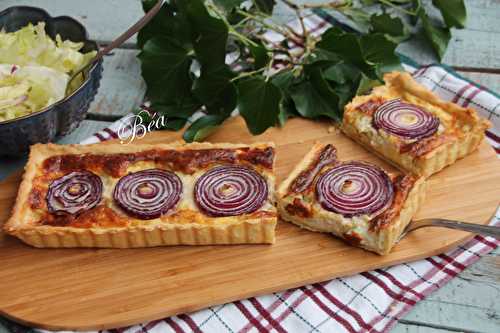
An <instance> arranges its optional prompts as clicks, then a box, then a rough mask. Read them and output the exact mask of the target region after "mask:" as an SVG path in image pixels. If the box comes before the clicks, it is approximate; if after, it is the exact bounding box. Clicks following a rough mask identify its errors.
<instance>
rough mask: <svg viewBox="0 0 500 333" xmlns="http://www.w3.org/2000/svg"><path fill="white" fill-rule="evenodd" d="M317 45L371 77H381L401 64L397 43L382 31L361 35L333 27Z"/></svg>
mask: <svg viewBox="0 0 500 333" xmlns="http://www.w3.org/2000/svg"><path fill="white" fill-rule="evenodd" d="M317 45H318V47H319V48H320V49H323V50H326V51H328V52H331V53H333V54H336V55H338V56H339V57H340V58H342V60H343V61H344V62H345V63H349V64H351V65H353V66H355V67H357V68H358V69H360V70H361V71H362V72H363V73H364V74H365V75H367V76H368V77H370V78H371V79H377V78H380V77H381V75H382V74H383V72H385V71H387V70H390V69H394V68H398V66H400V60H399V58H398V57H397V56H396V54H395V49H396V46H397V44H396V43H394V42H392V41H390V40H388V39H387V38H385V36H384V35H383V34H380V33H377V34H369V35H363V36H361V37H359V36H358V35H356V34H354V33H346V32H344V31H342V30H340V29H338V28H331V29H329V30H328V31H327V32H325V34H324V36H323V38H322V39H321V41H320V42H319V43H318V44H317Z"/></svg>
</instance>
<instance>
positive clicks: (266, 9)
mask: <svg viewBox="0 0 500 333" xmlns="http://www.w3.org/2000/svg"><path fill="white" fill-rule="evenodd" d="M252 2H253V3H254V5H255V7H256V8H257V9H258V10H259V11H261V12H263V13H266V14H268V15H272V13H273V9H274V5H276V1H275V0H252Z"/></svg>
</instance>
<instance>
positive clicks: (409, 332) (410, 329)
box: [391, 323, 463, 333]
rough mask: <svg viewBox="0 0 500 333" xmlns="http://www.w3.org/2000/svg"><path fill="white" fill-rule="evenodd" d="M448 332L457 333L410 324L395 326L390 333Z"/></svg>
mask: <svg viewBox="0 0 500 333" xmlns="http://www.w3.org/2000/svg"><path fill="white" fill-rule="evenodd" d="M450 332H457V331H456V330H455V331H450V330H447V329H444V328H435V327H428V326H422V325H420V324H418V323H410V324H402V323H401V324H398V325H397V326H395V327H394V329H393V330H392V331H391V333H450ZM460 332H463V331H460Z"/></svg>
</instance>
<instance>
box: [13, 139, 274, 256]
mask: <svg viewBox="0 0 500 333" xmlns="http://www.w3.org/2000/svg"><path fill="white" fill-rule="evenodd" d="M274 156H275V149H274V144H272V143H257V144H252V145H245V144H226V143H217V144H210V143H193V144H180V143H174V144H155V145H148V144H138V145H122V144H118V143H117V144H96V145H85V146H81V145H64V146H63V145H55V144H44V145H42V144H37V145H34V146H32V148H31V152H30V157H29V161H28V163H27V166H26V170H25V174H24V177H23V180H22V183H21V185H20V188H19V193H18V196H17V200H16V204H15V207H14V210H13V214H12V217H11V218H10V219H9V220H8V221H7V223H6V224H5V226H4V229H5V231H6V232H7V233H8V234H11V235H13V236H16V237H18V238H20V239H21V240H23V241H24V242H26V243H28V244H30V245H33V246H35V247H109V248H134V247H148V246H160V245H179V244H182V245H206V244H243V243H245V244H247V243H248V244H250V243H252V244H253V243H274V240H275V232H274V230H275V226H276V222H277V213H276V208H275V202H274V201H275V193H274V182H275V176H274V171H273V170H274Z"/></svg>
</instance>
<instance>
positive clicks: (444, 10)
mask: <svg viewBox="0 0 500 333" xmlns="http://www.w3.org/2000/svg"><path fill="white" fill-rule="evenodd" d="M432 4H433V5H434V6H436V7H437V8H438V9H439V10H440V11H441V15H443V19H444V22H445V23H446V26H447V27H448V28H451V27H455V28H458V29H463V28H464V27H465V21H466V19H467V12H466V9H465V5H464V1H463V0H432Z"/></svg>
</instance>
